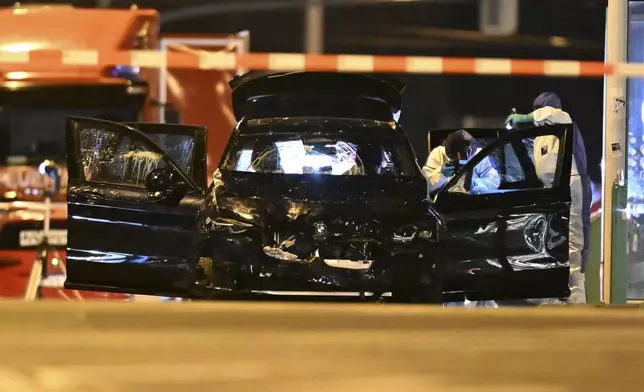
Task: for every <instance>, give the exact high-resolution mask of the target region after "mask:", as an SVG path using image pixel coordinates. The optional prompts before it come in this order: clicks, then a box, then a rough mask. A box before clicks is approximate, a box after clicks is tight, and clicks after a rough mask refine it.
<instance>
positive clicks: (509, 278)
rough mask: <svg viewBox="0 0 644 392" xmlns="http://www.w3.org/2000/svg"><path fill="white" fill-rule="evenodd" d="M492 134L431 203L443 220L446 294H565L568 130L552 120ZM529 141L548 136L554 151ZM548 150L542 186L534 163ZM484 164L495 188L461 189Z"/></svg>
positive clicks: (505, 296) (474, 296)
mask: <svg viewBox="0 0 644 392" xmlns="http://www.w3.org/2000/svg"><path fill="white" fill-rule="evenodd" d="M500 132H501V131H500ZM500 134H503V135H502V136H500V138H499V139H498V140H496V141H494V142H493V143H491V144H490V145H488V146H487V147H486V148H484V149H483V150H482V151H481V152H480V153H479V154H477V155H475V156H474V158H472V160H471V161H470V162H469V163H468V164H467V165H466V166H465V167H464V168H463V170H461V171H460V172H459V173H457V174H456V175H455V176H454V177H453V178H452V179H451V180H450V181H449V182H448V183H447V184H446V185H445V186H444V187H443V189H442V190H441V191H440V193H438V194H437V195H436V199H435V200H434V207H435V208H436V209H437V210H438V211H439V212H440V213H442V214H443V216H444V218H445V220H446V225H447V232H446V236H445V238H444V241H445V242H444V245H445V252H446V262H447V280H446V282H445V291H446V294H448V296H449V294H450V293H453V294H458V293H465V294H466V297H467V298H468V299H470V300H480V299H517V298H550V297H553V298H557V297H565V296H567V295H568V293H569V289H568V264H567V262H568V219H569V208H570V167H571V162H572V128H571V127H569V126H566V125H553V126H547V127H539V128H533V129H528V130H523V131H514V132H512V133H508V132H502V133H500ZM536 138H554V139H551V140H552V141H553V143H552V145H553V146H557V145H558V153H554V152H553V151H547V149H546V150H543V149H541V150H540V151H534V150H533V146H534V141H535V139H536ZM541 140H544V139H541ZM549 153H552V154H551V155H549V156H551V157H554V158H553V159H556V163H555V164H554V165H553V166H552V167H556V173H555V176H554V181H553V182H552V183H551V184H544V183H543V182H542V180H540V178H542V177H540V176H539V173H540V170H541V168H540V165H542V163H544V162H545V161H544V159H545V158H547V156H546V155H547V154H549ZM490 163H491V164H492V166H493V167H495V168H496V169H495V170H496V173H497V175H498V178H499V180H500V181H499V182H500V185H499V187H498V188H497V189H490V190H489V191H487V192H486V193H484V194H470V193H463V192H462V189H463V185H464V184H465V188H466V190H467V189H468V186H470V185H469V184H468V182H469V183H471V179H472V178H473V177H474V176H476V175H477V174H476V173H477V166H478V167H481V166H479V165H482V164H483V165H484V164H488V166H489V164H490ZM542 167H545V166H542ZM479 173H480V172H479Z"/></svg>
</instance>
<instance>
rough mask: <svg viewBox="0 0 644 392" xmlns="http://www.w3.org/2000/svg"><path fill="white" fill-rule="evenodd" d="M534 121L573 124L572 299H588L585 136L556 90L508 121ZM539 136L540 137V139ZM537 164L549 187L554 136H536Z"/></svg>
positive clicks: (555, 145) (588, 192) (554, 163)
mask: <svg viewBox="0 0 644 392" xmlns="http://www.w3.org/2000/svg"><path fill="white" fill-rule="evenodd" d="M525 123H533V124H534V125H537V126H542V125H551V124H572V125H573V132H574V138H573V158H574V159H573V162H572V168H571V173H570V193H571V199H572V203H571V207H570V221H569V225H570V230H569V236H568V243H569V247H570V252H569V254H570V290H571V295H570V298H568V299H567V302H569V303H586V279H585V268H586V261H587V258H588V248H589V245H590V243H589V242H590V205H591V202H592V193H591V192H592V191H591V182H590V177H589V176H588V163H587V161H586V148H585V146H584V140H583V138H582V136H581V132H579V128H578V127H577V124H575V123H574V122H573V121H572V119H571V118H570V115H569V114H568V113H566V112H565V111H563V110H561V99H560V98H559V96H557V94H555V93H552V92H545V93H541V94H539V96H538V97H537V98H536V99H535V100H534V104H533V112H532V113H530V114H516V113H515V114H511V115H510V116H509V117H508V118H507V120H506V124H509V125H510V126H513V127H516V126H517V125H520V124H525ZM537 139H539V140H537ZM534 144H535V146H534V148H535V154H534V157H535V168H536V170H537V175H538V176H539V178H540V179H541V181H542V182H543V183H544V185H545V186H546V187H548V186H552V181H553V179H554V172H555V170H556V166H557V156H558V148H559V142H558V139H557V138H555V137H554V136H542V137H538V138H535V143H534Z"/></svg>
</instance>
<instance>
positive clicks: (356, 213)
mask: <svg viewBox="0 0 644 392" xmlns="http://www.w3.org/2000/svg"><path fill="white" fill-rule="evenodd" d="M213 192H214V198H213V201H214V202H215V203H216V204H217V206H218V208H219V210H220V211H219V212H220V214H222V216H225V215H228V214H230V216H231V217H234V218H239V217H245V218H246V219H247V220H249V219H253V220H258V219H259V220H262V221H264V222H266V220H268V221H270V222H271V224H275V225H281V224H283V223H286V222H289V221H295V220H305V221H312V220H325V221H330V220H338V219H340V220H345V221H347V220H352V221H373V220H377V221H378V222H380V223H381V224H383V225H394V226H395V225H398V224H405V223H409V222H410V220H414V219H416V220H418V219H422V217H423V216H425V215H426V214H427V208H428V205H427V204H426V203H425V202H424V199H425V196H426V185H425V183H424V182H423V181H418V179H415V178H412V179H408V178H385V177H375V178H374V177H361V176H315V175H284V174H260V173H246V172H243V173H242V172H222V176H221V181H220V182H219V184H216V186H215V190H214V191H213Z"/></svg>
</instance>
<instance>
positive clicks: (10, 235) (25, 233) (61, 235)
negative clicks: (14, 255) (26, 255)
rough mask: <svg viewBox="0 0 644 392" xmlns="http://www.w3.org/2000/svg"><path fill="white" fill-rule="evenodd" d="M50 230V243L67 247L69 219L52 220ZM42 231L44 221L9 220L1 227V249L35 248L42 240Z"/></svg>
mask: <svg viewBox="0 0 644 392" xmlns="http://www.w3.org/2000/svg"><path fill="white" fill-rule="evenodd" d="M50 230H51V232H50V243H51V244H52V245H53V246H54V247H56V248H60V249H65V247H66V246H67V221H66V220H54V221H51V226H50ZM42 232H43V222H42V221H14V222H11V221H10V222H7V223H6V224H4V225H3V226H2V227H1V228H0V250H18V249H35V248H37V247H38V245H39V243H40V241H41V240H42Z"/></svg>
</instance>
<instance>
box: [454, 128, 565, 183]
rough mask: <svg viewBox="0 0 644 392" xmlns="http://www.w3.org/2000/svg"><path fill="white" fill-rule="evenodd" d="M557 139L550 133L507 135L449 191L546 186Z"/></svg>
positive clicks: (550, 178) (554, 162)
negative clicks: (520, 136) (506, 138)
mask: <svg viewBox="0 0 644 392" xmlns="http://www.w3.org/2000/svg"><path fill="white" fill-rule="evenodd" d="M558 152H559V138H558V137H556V136H554V135H545V136H538V137H525V138H518V137H517V138H511V139H509V140H508V142H506V143H504V144H501V145H498V146H496V147H495V148H494V149H492V150H491V151H490V152H489V153H488V154H487V156H486V157H485V158H484V159H483V160H482V161H481V162H480V163H478V164H477V165H476V166H475V167H470V168H469V169H468V170H467V171H466V172H465V173H464V174H463V175H462V176H460V177H459V179H458V180H457V182H456V183H454V184H452V185H451V186H450V188H449V189H448V192H450V193H500V192H509V191H516V190H523V189H540V188H544V187H545V188H550V187H552V186H553V180H554V176H555V171H556V169H557V166H558V160H559V159H560V157H559V153H558Z"/></svg>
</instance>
